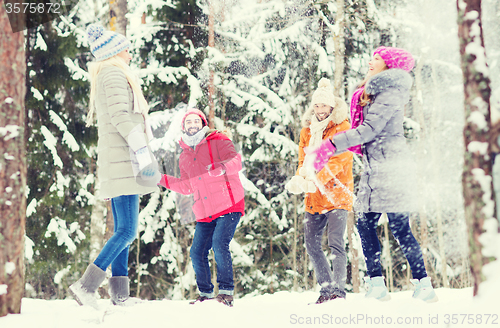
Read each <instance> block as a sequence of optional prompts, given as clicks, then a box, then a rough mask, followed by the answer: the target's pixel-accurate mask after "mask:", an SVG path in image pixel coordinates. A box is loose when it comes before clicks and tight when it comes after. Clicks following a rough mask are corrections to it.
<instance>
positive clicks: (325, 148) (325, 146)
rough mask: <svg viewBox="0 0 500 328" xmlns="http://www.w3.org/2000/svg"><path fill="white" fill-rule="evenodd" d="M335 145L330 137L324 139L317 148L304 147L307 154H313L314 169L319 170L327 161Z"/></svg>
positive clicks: (333, 152) (332, 153) (333, 151)
mask: <svg viewBox="0 0 500 328" xmlns="http://www.w3.org/2000/svg"><path fill="white" fill-rule="evenodd" d="M336 149H337V148H335V145H334V144H333V142H332V141H331V140H330V139H325V140H323V142H322V143H321V145H320V146H319V147H318V148H315V149H311V148H310V147H308V148H305V149H304V150H305V152H306V153H307V155H309V156H313V166H314V169H315V170H316V171H321V169H322V168H323V167H324V166H325V165H326V163H328V160H329V159H330V157H332V156H333V155H334V154H335V150H336Z"/></svg>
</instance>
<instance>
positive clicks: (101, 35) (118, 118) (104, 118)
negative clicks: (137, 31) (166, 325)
mask: <svg viewBox="0 0 500 328" xmlns="http://www.w3.org/2000/svg"><path fill="white" fill-rule="evenodd" d="M87 34H88V39H89V43H90V48H91V52H92V54H93V55H94V56H95V57H96V61H95V62H94V63H92V64H90V65H89V73H90V78H91V79H90V80H91V92H90V101H89V108H90V109H89V113H88V116H87V126H89V125H91V124H93V121H94V114H96V116H97V122H98V155H97V156H98V157H97V173H98V178H99V182H100V188H99V196H100V198H103V199H111V207H112V210H113V219H114V233H113V236H112V237H111V238H110V239H109V240H108V242H107V243H106V245H104V247H103V249H102V250H101V252H100V253H99V255H98V256H97V258H96V259H95V261H94V262H93V263H91V264H90V265H89V266H88V267H87V269H86V271H85V273H84V274H83V276H82V277H81V278H80V279H79V280H78V281H76V282H75V283H74V284H72V285H71V286H70V287H69V292H70V294H72V295H73V297H74V298H75V300H76V301H77V302H78V303H79V304H80V305H90V306H92V307H94V308H97V300H96V295H95V294H96V293H95V292H96V291H97V288H98V287H99V286H100V285H101V283H102V282H103V281H104V279H105V277H106V269H107V268H108V266H110V265H111V274H112V277H111V278H110V279H109V294H110V296H111V302H112V303H113V304H115V305H126V304H129V303H134V302H135V301H136V300H132V299H130V297H129V279H128V254H129V245H130V244H131V243H132V242H133V241H134V239H135V238H136V236H137V228H138V217H139V196H140V195H143V194H148V193H151V192H153V191H155V190H157V186H156V184H157V182H159V179H160V178H161V177H160V175H159V172H158V170H157V162H156V160H155V159H154V156H153V155H152V153H151V150H150V147H149V140H150V138H151V136H152V134H151V133H149V132H148V131H150V128H148V124H147V121H146V117H147V114H148V105H147V102H146V100H145V99H144V95H143V94H142V90H141V89H140V87H139V84H138V79H137V77H136V76H135V75H134V74H133V73H132V72H131V71H130V69H129V66H128V65H129V63H130V60H131V56H130V54H129V53H128V48H129V47H130V43H129V41H128V40H127V39H126V38H125V36H123V35H121V34H118V33H115V32H111V31H105V30H104V28H103V27H102V26H99V25H94V24H91V25H90V26H89V27H88V29H87Z"/></svg>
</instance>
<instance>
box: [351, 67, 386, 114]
mask: <svg viewBox="0 0 500 328" xmlns="http://www.w3.org/2000/svg"><path fill="white" fill-rule="evenodd" d="M387 69H389V67H387V65H386V66H385V67H384V68H383V69H382V70H381V71H380V72H378V73H377V74H379V73H381V72H383V71H385V70H387ZM377 74H375V75H377ZM373 76H374V75H372V76H366V77H365V78H364V79H363V81H361V83H360V84H359V86H358V88H361V87H364V86H365V84H366V83H367V82H368V80H370V79H371V78H372V77H373ZM371 102H372V95H370V94H368V93H366V89H364V90H363V93H362V94H361V96H360V97H359V102H358V103H359V105H360V106H361V107H365V106H366V105H368V104H369V103H371Z"/></svg>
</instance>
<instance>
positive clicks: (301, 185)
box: [285, 175, 316, 194]
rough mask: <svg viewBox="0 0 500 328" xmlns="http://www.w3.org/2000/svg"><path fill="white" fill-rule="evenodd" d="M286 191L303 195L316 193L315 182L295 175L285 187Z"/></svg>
mask: <svg viewBox="0 0 500 328" xmlns="http://www.w3.org/2000/svg"><path fill="white" fill-rule="evenodd" d="M285 188H286V190H288V191H289V192H291V193H292V194H301V193H303V192H305V193H312V192H316V186H315V185H314V182H312V181H311V180H309V179H304V177H302V176H300V175H294V176H293V177H292V179H291V180H290V181H289V182H288V183H287V184H286V185H285Z"/></svg>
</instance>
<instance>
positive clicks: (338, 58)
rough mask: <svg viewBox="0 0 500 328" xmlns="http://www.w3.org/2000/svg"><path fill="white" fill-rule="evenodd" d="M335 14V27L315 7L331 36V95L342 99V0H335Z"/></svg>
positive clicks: (343, 61) (316, 6)
mask: <svg viewBox="0 0 500 328" xmlns="http://www.w3.org/2000/svg"><path fill="white" fill-rule="evenodd" d="M336 3H337V13H336V16H335V25H332V24H331V23H330V21H329V20H328V17H326V15H325V14H324V13H323V11H322V10H321V8H320V6H319V5H315V8H316V10H317V11H318V14H319V17H320V18H321V19H322V20H323V22H324V23H325V25H326V26H328V28H329V29H330V31H331V32H332V35H333V45H334V48H335V73H334V77H333V93H334V95H335V96H337V97H341V98H343V97H344V84H343V82H344V65H345V34H344V28H345V11H344V6H345V5H344V0H336Z"/></svg>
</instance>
